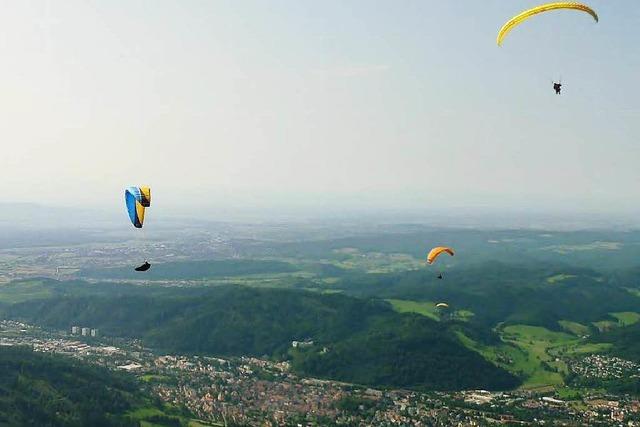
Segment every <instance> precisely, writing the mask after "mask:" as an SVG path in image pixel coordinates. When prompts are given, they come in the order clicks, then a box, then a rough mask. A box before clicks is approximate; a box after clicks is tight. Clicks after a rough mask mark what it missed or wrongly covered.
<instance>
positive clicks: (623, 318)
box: [609, 311, 640, 326]
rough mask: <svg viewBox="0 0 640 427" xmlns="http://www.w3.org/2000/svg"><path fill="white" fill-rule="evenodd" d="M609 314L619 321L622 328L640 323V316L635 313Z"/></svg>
mask: <svg viewBox="0 0 640 427" xmlns="http://www.w3.org/2000/svg"><path fill="white" fill-rule="evenodd" d="M609 314H610V315H612V316H613V317H615V318H616V319H618V324H619V325H620V326H630V325H633V324H634V323H638V322H639V321H640V314H639V313H636V312H633V311H621V312H617V313H609Z"/></svg>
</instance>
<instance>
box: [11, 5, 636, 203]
mask: <svg viewBox="0 0 640 427" xmlns="http://www.w3.org/2000/svg"><path fill="white" fill-rule="evenodd" d="M535 4H537V3H536V2H535V1H530V0H527V1H521V0H517V1H516V0H509V1H506V0H484V1H477V0H459V1H456V2H451V1H442V0H439V1H432V0H420V1H412V0H406V1H402V2H398V1H392V0H389V1H373V0H369V1H355V0H323V1H311V0H300V1H298V0H289V1H279V0H268V1H267V0H263V1H254V0H243V1H235V0H229V1H188V0H182V1H160V0H158V1H140V0H137V1H136V0H133V1H132V0H127V1H118V0H111V1H85V0H83V1H74V0H66V1H63V2H60V1H53V0H51V1H45V0H43V1H24V2H11V1H5V2H3V4H2V10H3V13H2V14H0V92H1V94H2V96H0V141H1V142H0V144H1V146H2V148H3V150H2V152H3V153H2V156H0V178H1V179H0V202H4V203H13V202H35V203H41V204H47V205H56V206H69V207H91V208H99V209H103V210H111V209H121V208H122V203H123V202H122V199H123V189H124V187H126V186H128V185H145V184H147V185H150V186H152V189H153V203H154V204H153V207H154V208H156V209H167V210H173V211H175V212H194V213H196V214H200V213H202V214H203V215H204V214H206V213H207V212H221V211H232V210H233V209H240V210H241V209H250V210H251V209H252V210H254V211H257V212H260V211H264V212H267V211H269V212H273V211H278V210H287V209H293V210H295V209H301V210H308V211H313V212H316V213H317V212H322V211H340V210H341V209H342V210H344V209H351V208H353V209H363V210H376V209H381V210H384V209H387V210H400V211H401V210H418V211H420V210H424V211H428V210H430V209H440V210H442V209H445V210H446V209H479V210H485V211H487V210H488V211H491V210H502V209H514V210H518V209H519V210H525V211H526V210H533V211H546V210H551V211H554V210H557V211H567V212H573V211H575V212H625V213H633V212H639V213H640V168H639V167H638V163H639V160H640V138H638V137H639V136H640V85H638V70H640V47H639V46H638V43H637V42H638V40H640V27H639V26H638V22H640V2H637V1H636V0H626V1H622V0H620V1H615V2H613V1H610V0H609V1H607V0H599V1H598V0H590V1H589V4H590V5H591V6H592V7H593V8H594V9H595V10H596V11H597V12H598V14H599V16H600V22H599V23H597V24H596V23H595V22H594V21H593V20H592V19H591V17H589V16H588V15H586V14H583V13H579V12H566V11H565V12H557V13H548V14H545V15H540V16H538V17H536V18H534V19H531V20H530V21H528V22H526V23H525V24H523V25H521V26H520V27H518V28H516V29H515V30H514V31H513V32H512V33H511V34H510V35H509V36H508V38H507V40H506V41H505V43H504V45H503V46H502V47H498V46H497V45H496V43H495V37H496V33H497V31H498V29H499V28H500V26H501V25H502V24H503V23H504V22H505V21H506V20H507V19H508V18H509V17H511V16H513V15H515V14H517V13H519V12H520V11H521V10H524V9H526V8H528V7H531V6H533V5H535ZM560 78H562V82H563V84H564V86H563V93H562V95H561V96H556V95H555V94H554V93H553V89H552V87H551V80H553V79H560Z"/></svg>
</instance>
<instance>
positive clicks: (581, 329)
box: [558, 320, 591, 337]
mask: <svg viewBox="0 0 640 427" xmlns="http://www.w3.org/2000/svg"><path fill="white" fill-rule="evenodd" d="M558 323H559V324H560V326H561V327H562V329H564V330H565V331H567V332H569V333H571V334H573V335H576V336H579V337H582V336H585V335H589V334H590V332H591V331H590V330H589V327H588V326H585V325H583V324H582V323H578V322H571V321H569V320H560V321H559V322H558Z"/></svg>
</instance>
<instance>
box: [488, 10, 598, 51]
mask: <svg viewBox="0 0 640 427" xmlns="http://www.w3.org/2000/svg"><path fill="white" fill-rule="evenodd" d="M557 9H573V10H578V11H582V12H586V13H588V14H589V15H591V16H592V17H593V19H595V20H596V22H598V14H597V13H596V12H595V11H594V10H593V9H591V8H590V7H589V6H587V5H584V4H582V3H577V2H573V1H560V2H555V3H546V4H542V5H540V6H536V7H534V8H531V9H528V10H525V11H524V12H522V13H520V14H519V15H516V16H514V17H513V18H511V19H510V20H509V21H507V23H506V24H504V25H503V26H502V28H501V29H500V31H499V32H498V38H497V40H496V41H497V43H498V46H502V41H503V40H504V38H505V37H506V35H507V34H509V32H510V31H511V30H512V29H513V28H515V27H516V26H518V25H519V24H520V23H521V22H523V21H526V20H527V19H529V18H531V17H532V16H534V15H537V14H539V13H543V12H548V11H550V10H557Z"/></svg>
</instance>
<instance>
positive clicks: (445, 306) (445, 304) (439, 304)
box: [436, 302, 449, 308]
mask: <svg viewBox="0 0 640 427" xmlns="http://www.w3.org/2000/svg"><path fill="white" fill-rule="evenodd" d="M436 308H449V304H447V303H446V302H439V303H437V304H436Z"/></svg>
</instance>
